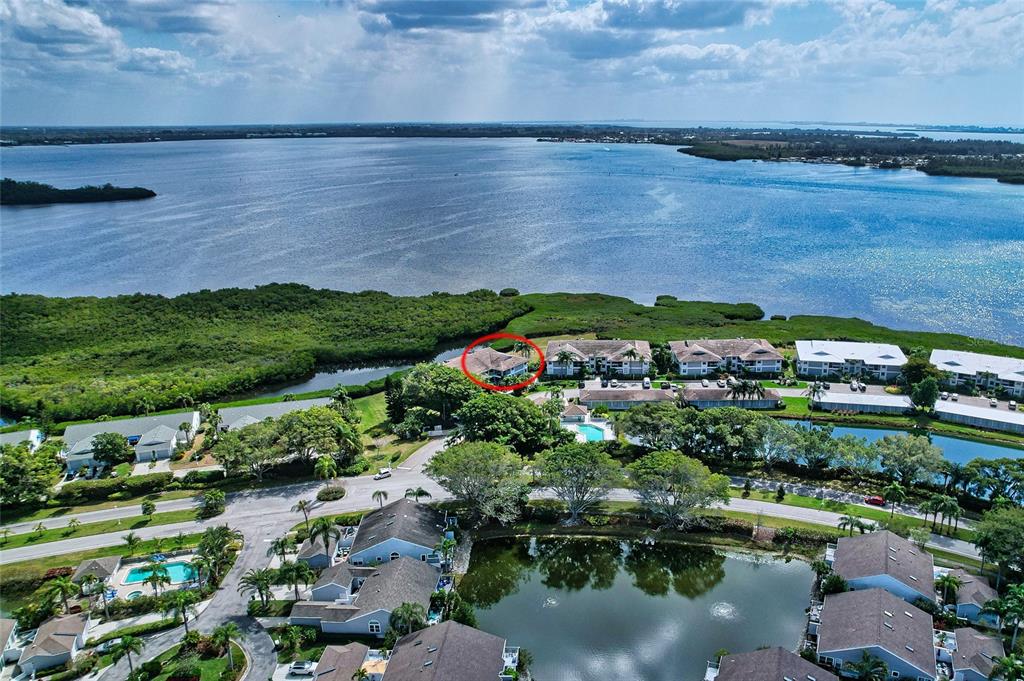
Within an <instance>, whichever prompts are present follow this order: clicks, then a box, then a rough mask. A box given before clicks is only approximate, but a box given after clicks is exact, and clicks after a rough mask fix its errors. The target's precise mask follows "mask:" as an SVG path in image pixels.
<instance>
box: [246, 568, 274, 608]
mask: <svg viewBox="0 0 1024 681" xmlns="http://www.w3.org/2000/svg"><path fill="white" fill-rule="evenodd" d="M273 581H274V575H273V572H272V571H271V570H267V569H263V570H256V569H255V568H251V569H250V570H249V571H248V572H246V573H245V574H244V575H242V578H241V579H240V580H238V592H239V593H255V594H256V595H257V596H259V599H260V605H262V606H263V607H266V605H267V601H268V600H269V595H270V585H271V584H272V583H273Z"/></svg>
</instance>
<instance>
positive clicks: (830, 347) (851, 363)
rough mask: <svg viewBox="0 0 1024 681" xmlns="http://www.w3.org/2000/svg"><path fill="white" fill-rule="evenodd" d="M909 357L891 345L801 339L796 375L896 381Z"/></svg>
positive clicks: (797, 355)
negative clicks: (846, 376) (861, 377)
mask: <svg viewBox="0 0 1024 681" xmlns="http://www.w3.org/2000/svg"><path fill="white" fill-rule="evenodd" d="M906 363H907V357H906V355H904V354H903V351H902V350H900V349H899V348H898V347H896V346H895V345H891V344H889V343H855V342H852V341H823V340H798V341H797V342H796V372H797V373H798V374H800V375H801V376H808V377H811V378H820V377H826V376H842V375H844V374H845V375H848V376H869V377H871V378H875V379H877V380H879V381H891V380H894V379H896V378H897V377H898V376H899V375H900V372H901V371H902V370H903V365H904V364H906Z"/></svg>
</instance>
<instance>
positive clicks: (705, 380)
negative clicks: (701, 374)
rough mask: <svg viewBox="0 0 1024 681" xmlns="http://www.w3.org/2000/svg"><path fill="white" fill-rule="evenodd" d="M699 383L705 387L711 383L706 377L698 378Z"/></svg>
mask: <svg viewBox="0 0 1024 681" xmlns="http://www.w3.org/2000/svg"><path fill="white" fill-rule="evenodd" d="M700 384H701V386H703V387H705V388H706V387H708V386H709V385H711V384H710V383H708V379H706V378H702V379H701V380H700Z"/></svg>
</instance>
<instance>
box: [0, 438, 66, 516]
mask: <svg viewBox="0 0 1024 681" xmlns="http://www.w3.org/2000/svg"><path fill="white" fill-rule="evenodd" d="M58 447H59V446H58V445H54V444H50V443H48V442H47V443H44V444H43V445H42V446H40V447H39V448H38V449H36V451H34V452H33V451H31V450H29V448H28V446H27V445H25V444H17V445H11V444H5V445H3V446H0V504H3V505H4V506H6V507H11V506H23V505H39V504H42V503H45V502H46V500H47V498H48V497H49V496H50V489H51V487H52V486H53V483H54V482H55V479H56V477H57V474H58V473H59V472H60V463H59V458H58V456H57V449H58Z"/></svg>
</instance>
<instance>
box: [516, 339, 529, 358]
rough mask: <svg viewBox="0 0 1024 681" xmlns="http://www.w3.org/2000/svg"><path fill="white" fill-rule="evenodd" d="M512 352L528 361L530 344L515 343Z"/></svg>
mask: <svg viewBox="0 0 1024 681" xmlns="http://www.w3.org/2000/svg"><path fill="white" fill-rule="evenodd" d="M512 352H518V353H519V354H520V355H522V356H523V357H526V358H527V359H529V358H530V354H531V348H530V344H529V343H526V342H524V341H516V342H515V343H514V344H513V345H512Z"/></svg>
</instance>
